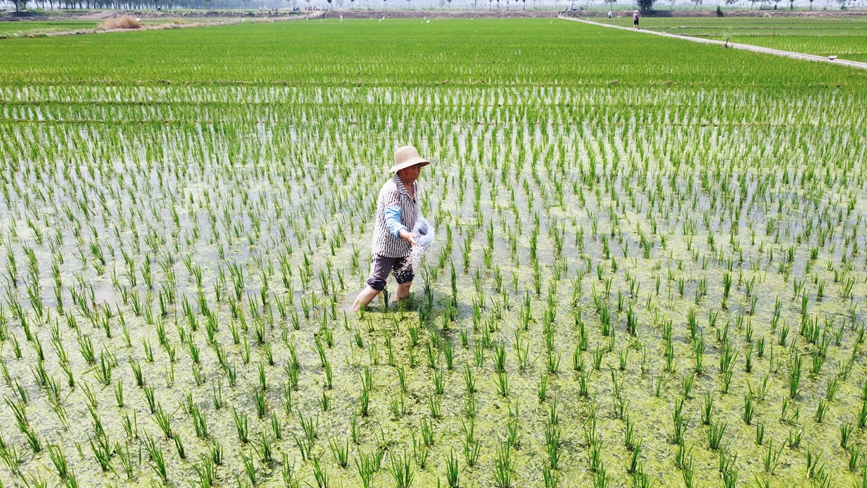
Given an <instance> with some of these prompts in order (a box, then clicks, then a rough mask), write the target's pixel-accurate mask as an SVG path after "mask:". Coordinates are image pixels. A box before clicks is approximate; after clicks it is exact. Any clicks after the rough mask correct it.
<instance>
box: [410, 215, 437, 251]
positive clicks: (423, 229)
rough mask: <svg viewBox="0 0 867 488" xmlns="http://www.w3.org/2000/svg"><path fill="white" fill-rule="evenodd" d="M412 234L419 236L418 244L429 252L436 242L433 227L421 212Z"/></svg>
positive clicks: (417, 238) (416, 240)
mask: <svg viewBox="0 0 867 488" xmlns="http://www.w3.org/2000/svg"><path fill="white" fill-rule="evenodd" d="M412 233H413V234H415V235H416V236H418V237H416V239H415V242H417V243H418V244H419V245H420V246H421V247H422V248H423V249H424V250H427V248H428V247H430V245H431V244H432V243H433V241H434V230H433V226H432V225H431V224H430V223H429V222H428V221H427V219H425V218H424V216H423V215H422V214H421V212H419V214H418V218H417V219H416V220H415V226H414V227H413V228H412Z"/></svg>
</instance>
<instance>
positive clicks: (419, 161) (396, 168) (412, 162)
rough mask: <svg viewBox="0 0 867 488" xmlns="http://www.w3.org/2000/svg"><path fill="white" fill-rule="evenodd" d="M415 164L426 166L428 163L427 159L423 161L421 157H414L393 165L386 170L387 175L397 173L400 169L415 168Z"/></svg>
mask: <svg viewBox="0 0 867 488" xmlns="http://www.w3.org/2000/svg"><path fill="white" fill-rule="evenodd" d="M417 164H420V165H422V166H427V165H429V164H430V161H428V160H427V159H425V158H423V157H421V156H415V157H412V158H409V159H407V160H406V161H404V162H402V163H400V164H395V165H394V166H392V167H391V169H389V170H388V172H389V173H397V172H398V171H400V170H402V169H405V168H409V167H410V166H415V165H417Z"/></svg>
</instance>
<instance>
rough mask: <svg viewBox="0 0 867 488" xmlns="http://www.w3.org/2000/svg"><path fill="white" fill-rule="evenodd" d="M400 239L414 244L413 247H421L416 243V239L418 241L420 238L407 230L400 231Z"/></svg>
mask: <svg viewBox="0 0 867 488" xmlns="http://www.w3.org/2000/svg"><path fill="white" fill-rule="evenodd" d="M400 237H401V238H402V239H403V240H405V241H406V242H408V243H410V244H412V245H413V246H418V245H419V243H418V242H415V239H416V238H417V237H418V236H417V235H415V234H413V233H412V232H409V231H407V230H401V231H400Z"/></svg>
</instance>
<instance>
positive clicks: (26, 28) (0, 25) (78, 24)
mask: <svg viewBox="0 0 867 488" xmlns="http://www.w3.org/2000/svg"><path fill="white" fill-rule="evenodd" d="M98 24H99V22H97V21H93V20H51V21H18V22H0V36H3V37H4V38H7V37H14V35H15V34H17V35H19V36H25V35H27V34H47V33H49V32H62V31H71V30H81V29H95V28H96V26H97V25H98Z"/></svg>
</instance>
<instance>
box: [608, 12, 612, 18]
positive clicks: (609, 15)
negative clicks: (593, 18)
mask: <svg viewBox="0 0 867 488" xmlns="http://www.w3.org/2000/svg"><path fill="white" fill-rule="evenodd" d="M608 18H609V19H610V18H611V11H610V10H609V11H608Z"/></svg>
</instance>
